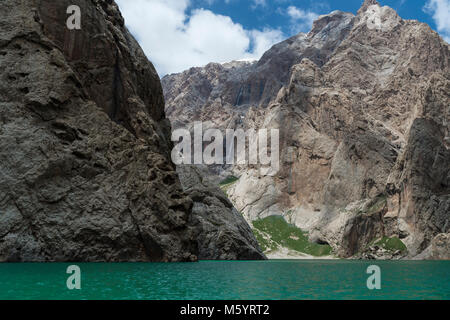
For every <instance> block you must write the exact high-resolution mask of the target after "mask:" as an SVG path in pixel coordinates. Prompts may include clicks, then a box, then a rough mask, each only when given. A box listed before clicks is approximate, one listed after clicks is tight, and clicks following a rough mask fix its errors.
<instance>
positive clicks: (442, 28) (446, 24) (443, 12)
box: [424, 0, 450, 42]
mask: <svg viewBox="0 0 450 320" xmlns="http://www.w3.org/2000/svg"><path fill="white" fill-rule="evenodd" d="M424 10H425V12H427V13H429V14H431V15H432V16H433V20H434V22H435V23H436V26H437V30H438V32H439V33H440V34H441V35H442V37H443V38H444V39H445V41H447V42H450V0H428V1H427V3H426V4H425V7H424Z"/></svg>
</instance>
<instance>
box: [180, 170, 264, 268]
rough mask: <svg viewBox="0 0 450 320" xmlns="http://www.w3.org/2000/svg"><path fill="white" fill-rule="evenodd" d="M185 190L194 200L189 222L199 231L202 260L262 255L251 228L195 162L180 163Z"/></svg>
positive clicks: (259, 258) (262, 256) (252, 258)
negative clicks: (182, 164)
mask: <svg viewBox="0 0 450 320" xmlns="http://www.w3.org/2000/svg"><path fill="white" fill-rule="evenodd" d="M177 172H178V174H179V176H180V180H181V182H182V185H183V188H184V190H185V191H186V192H187V193H188V194H189V196H190V197H191V198H192V199H193V201H194V208H193V209H192V215H191V221H190V224H191V225H192V226H194V227H195V228H196V229H197V230H198V231H199V235H198V238H197V239H198V247H199V248H198V249H199V253H198V257H199V259H205V260H217V259H218V260H261V259H265V256H264V254H263V253H262V251H261V249H260V248H259V245H258V242H257V241H256V239H255V237H254V235H253V232H252V230H251V228H250V226H249V225H248V223H247V222H246V221H245V219H244V217H243V216H242V214H240V213H239V212H238V211H237V210H236V208H234V206H233V204H232V203H231V202H230V200H228V198H227V196H226V195H225V193H224V192H223V191H222V190H221V189H220V188H219V187H217V186H215V185H214V184H213V183H211V182H210V181H208V179H207V178H205V177H206V176H207V173H205V172H203V171H202V170H201V167H196V166H188V165H184V166H179V167H178V168H177Z"/></svg>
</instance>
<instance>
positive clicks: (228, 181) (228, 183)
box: [219, 176, 239, 194]
mask: <svg viewBox="0 0 450 320" xmlns="http://www.w3.org/2000/svg"><path fill="white" fill-rule="evenodd" d="M238 180H239V178H238V177H235V176H229V177H227V178H226V179H224V180H222V181H221V182H220V183H219V186H220V189H222V191H223V192H225V194H227V190H228V189H229V188H230V187H231V186H232V185H233V184H235V183H236V182H237V181H238Z"/></svg>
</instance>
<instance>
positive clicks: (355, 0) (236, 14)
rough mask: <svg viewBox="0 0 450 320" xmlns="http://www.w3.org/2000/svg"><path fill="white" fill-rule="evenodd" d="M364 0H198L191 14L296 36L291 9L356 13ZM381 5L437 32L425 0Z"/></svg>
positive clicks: (390, 1) (387, 1)
mask: <svg viewBox="0 0 450 320" xmlns="http://www.w3.org/2000/svg"><path fill="white" fill-rule="evenodd" d="M362 1H363V0H345V1H342V0H341V1H335V0H334V1H333V0H328V1H317V0H315V1H314V0H278V1H277V0H266V1H257V2H256V3H259V4H255V2H253V1H252V0H229V1H228V3H227V2H226V1H224V0H215V1H214V0H195V1H191V3H192V5H191V7H190V8H189V11H192V10H195V9H197V8H206V9H209V10H211V11H213V12H214V13H217V14H221V15H225V16H229V17H231V18H232V19H233V21H235V22H237V23H240V24H242V25H243V26H245V27H246V28H247V29H252V28H257V29H262V28H264V27H272V28H281V29H282V30H283V32H284V33H285V34H286V35H288V36H289V35H293V33H292V30H291V23H290V21H289V19H288V18H287V16H286V15H285V14H283V12H286V10H287V8H288V7H290V6H295V7H297V8H301V9H303V10H305V11H312V12H315V13H317V14H327V13H329V12H331V11H334V10H341V11H346V12H352V13H354V14H356V12H357V11H358V9H359V8H360V7H361V4H362ZM378 2H379V3H380V5H382V6H384V5H386V6H389V7H391V8H393V9H395V10H396V11H397V12H398V14H399V15H400V16H401V17H402V18H403V19H415V20H419V21H421V22H425V23H427V24H429V25H430V26H431V27H432V28H433V29H436V24H435V22H434V21H433V18H432V16H431V15H430V14H427V13H425V12H424V11H423V10H422V9H423V7H424V6H425V3H426V1H424V0H385V1H383V0H381V1H378Z"/></svg>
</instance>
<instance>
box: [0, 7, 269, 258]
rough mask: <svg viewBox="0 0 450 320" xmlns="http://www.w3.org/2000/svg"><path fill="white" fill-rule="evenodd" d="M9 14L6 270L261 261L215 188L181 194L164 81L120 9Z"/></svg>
mask: <svg viewBox="0 0 450 320" xmlns="http://www.w3.org/2000/svg"><path fill="white" fill-rule="evenodd" d="M73 4H76V5H78V6H79V8H80V10H81V29H80V30H77V29H75V30H69V28H68V27H67V26H66V20H67V18H68V17H69V16H68V14H67V13H66V12H67V8H68V7H69V6H71V5H73ZM0 6H1V10H0V70H1V74H0V182H1V183H0V261H196V260H197V259H198V258H201V259H218V258H221V259H263V258H264V255H263V254H262V253H261V251H260V249H259V247H258V244H257V243H256V241H255V239H254V237H253V235H252V233H251V230H250V229H249V227H248V225H247V224H246V222H245V220H244V219H243V217H242V216H241V215H236V214H235V209H234V211H233V207H232V205H231V203H230V202H229V201H228V200H226V199H222V197H220V196H219V197H218V196H217V187H216V189H214V188H215V187H208V186H204V188H203V189H202V190H200V191H199V192H198V194H200V195H204V194H206V193H208V192H209V197H206V196H204V197H201V196H195V195H194V194H193V195H192V197H191V196H189V195H188V194H187V193H185V192H184V191H183V186H182V185H181V183H180V181H179V176H178V174H177V172H176V167H175V165H174V164H173V163H172V161H171V157H170V152H171V149H172V144H171V141H170V131H171V127H170V123H169V121H168V120H167V119H166V117H165V111H164V97H163V93H162V88H161V83H160V81H159V78H158V75H157V73H156V71H155V69H154V67H153V65H152V64H151V63H150V62H149V61H148V60H147V58H146V57H145V55H144V53H143V51H142V50H141V48H140V47H139V45H138V43H137V42H136V41H135V39H134V38H133V37H132V36H131V34H130V33H129V32H128V30H127V29H126V27H125V26H124V20H123V18H122V16H121V14H120V12H119V9H118V7H117V5H116V4H115V2H114V1H112V0H76V1H69V0H58V1H53V0H25V1H16V0H2V1H1V4H0ZM188 191H189V190H188ZM192 198H194V199H192ZM202 205H204V206H206V207H208V206H213V207H214V208H215V211H214V210H211V212H206V213H205V212H203V211H202V210H201V209H198V207H199V206H202ZM219 214H222V215H228V217H229V219H228V220H227V221H226V222H224V221H222V220H220V219H219V218H220V217H216V215H219ZM212 223H214V226H213V227H211V224H212ZM218 234H219V235H218ZM205 248H207V249H205Z"/></svg>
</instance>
